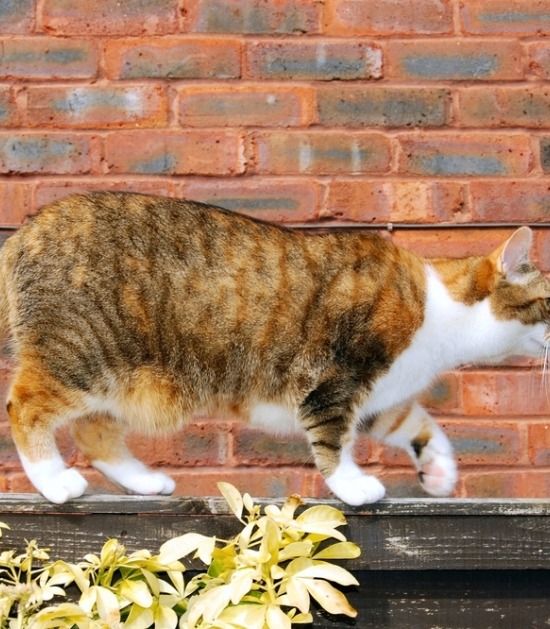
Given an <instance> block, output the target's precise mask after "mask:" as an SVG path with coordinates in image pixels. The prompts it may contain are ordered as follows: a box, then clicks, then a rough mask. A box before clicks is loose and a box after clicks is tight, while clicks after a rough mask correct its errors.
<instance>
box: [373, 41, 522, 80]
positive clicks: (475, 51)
mask: <svg viewBox="0 0 550 629" xmlns="http://www.w3.org/2000/svg"><path fill="white" fill-rule="evenodd" d="M385 53H386V56H385V59H386V64H387V69H386V70H385V78H389V79H403V80H413V81H416V80H419V81H441V80H450V81H509V80H521V79H523V78H524V66H523V60H522V47H521V45H520V43H519V42H517V41H513V40H505V41H498V40H497V41H495V40H484V39H480V40H477V39H476V40H467V39H466V40H462V39H453V40H449V39H437V40H429V39H422V40H410V41H389V42H388V43H387V45H386V48H385Z"/></svg>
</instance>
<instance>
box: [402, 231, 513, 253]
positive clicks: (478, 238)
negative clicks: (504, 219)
mask: <svg viewBox="0 0 550 629" xmlns="http://www.w3.org/2000/svg"><path fill="white" fill-rule="evenodd" d="M398 227H399V226H398ZM511 233H512V230H510V229H487V230H481V229H460V230H454V229H437V228H435V229H433V230H429V231H420V230H405V229H403V230H401V229H399V228H397V229H396V231H395V233H394V234H393V235H392V240H393V241H394V242H395V243H396V244H397V245H400V246H401V247H406V248H407V249H410V250H411V251H414V252H415V253H417V254H418V255H421V256H424V257H427V258H439V257H452V258H461V257H462V258H463V257H467V256H471V255H488V254H489V253H491V252H492V251H494V250H495V249H496V248H497V247H499V246H500V245H501V244H502V243H503V242H504V241H505V240H506V239H507V238H508V237H509V236H510V234H511Z"/></svg>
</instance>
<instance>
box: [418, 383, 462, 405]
mask: <svg viewBox="0 0 550 629" xmlns="http://www.w3.org/2000/svg"><path fill="white" fill-rule="evenodd" d="M420 402H421V404H423V405H424V406H425V407H427V408H429V409H431V410H432V412H434V411H435V412H439V413H442V412H445V413H456V412H459V411H460V410H461V404H462V402H461V400H460V394H459V384H458V379H457V377H456V374H455V373H446V374H444V375H443V376H441V377H440V378H439V379H438V381H437V382H436V383H435V384H434V385H432V386H431V387H430V389H428V391H426V392H425V393H424V394H423V395H422V396H421V398H420Z"/></svg>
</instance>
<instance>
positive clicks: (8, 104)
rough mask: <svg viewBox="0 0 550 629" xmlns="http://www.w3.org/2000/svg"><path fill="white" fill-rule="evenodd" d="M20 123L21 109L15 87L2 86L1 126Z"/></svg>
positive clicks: (0, 88) (0, 94) (0, 95)
mask: <svg viewBox="0 0 550 629" xmlns="http://www.w3.org/2000/svg"><path fill="white" fill-rule="evenodd" d="M19 124H20V116H19V110H18V107H17V103H16V101H15V95H14V93H13V89H12V88H11V87H7V86H0V127H16V126H18V125H19Z"/></svg>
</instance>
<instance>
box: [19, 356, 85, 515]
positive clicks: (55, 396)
mask: <svg viewBox="0 0 550 629" xmlns="http://www.w3.org/2000/svg"><path fill="white" fill-rule="evenodd" d="M82 409H83V401H82V398H81V396H80V395H79V394H78V392H75V391H71V390H68V389H66V388H65V387H63V386H62V385H61V384H59V383H58V382H57V381H56V380H55V379H54V378H52V377H50V376H48V374H45V373H44V372H43V371H42V370H40V369H39V368H34V369H33V368H27V369H24V368H20V369H19V370H18V372H17V373H16V376H15V379H14V382H13V384H12V386H11V389H10V393H9V395H8V402H7V412H8V418H9V421H10V425H11V429H12V435H13V439H14V441H15V445H16V447H17V451H18V453H19V458H20V460H21V463H22V465H23V469H24V470H25V472H26V474H27V476H28V478H29V480H30V481H31V483H32V484H33V485H34V486H35V487H36V489H37V490H38V491H39V492H40V493H41V494H42V495H43V496H44V497H45V498H47V499H48V500H49V501H50V502H54V503H56V504H61V503H64V502H67V501H68V500H71V499H72V498H78V497H79V496H81V495H82V494H83V493H84V491H85V490H86V487H87V482H86V480H85V479H84V477H83V476H82V475H81V474H80V473H79V472H78V471H77V470H75V469H73V468H68V467H67V466H66V465H65V463H64V461H63V459H62V458H61V455H60V454H59V450H58V449H57V445H56V442H55V430H56V428H57V427H58V426H60V425H61V424H63V423H65V422H66V421H69V420H70V419H72V418H73V417H74V416H75V415H76V414H79V413H81V412H82Z"/></svg>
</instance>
